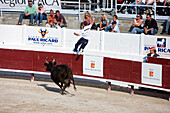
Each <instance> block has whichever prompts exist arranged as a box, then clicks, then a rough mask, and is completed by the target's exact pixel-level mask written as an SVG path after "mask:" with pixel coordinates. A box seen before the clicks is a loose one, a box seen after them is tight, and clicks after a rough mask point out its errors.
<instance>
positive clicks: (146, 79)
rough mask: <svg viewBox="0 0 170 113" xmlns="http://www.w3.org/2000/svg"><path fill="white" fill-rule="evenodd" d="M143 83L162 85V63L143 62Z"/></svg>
mask: <svg viewBox="0 0 170 113" xmlns="http://www.w3.org/2000/svg"><path fill="white" fill-rule="evenodd" d="M141 75H142V79H141V80H142V83H143V84H149V85H155V86H162V65H158V64H150V63H142V74H141Z"/></svg>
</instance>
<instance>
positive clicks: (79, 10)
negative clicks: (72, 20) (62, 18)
mask: <svg viewBox="0 0 170 113" xmlns="http://www.w3.org/2000/svg"><path fill="white" fill-rule="evenodd" d="M78 15H79V21H80V0H79V11H78Z"/></svg>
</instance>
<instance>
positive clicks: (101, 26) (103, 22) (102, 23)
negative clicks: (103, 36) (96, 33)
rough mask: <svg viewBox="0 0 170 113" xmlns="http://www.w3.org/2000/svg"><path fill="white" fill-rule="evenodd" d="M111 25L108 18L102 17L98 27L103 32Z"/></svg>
mask: <svg viewBox="0 0 170 113" xmlns="http://www.w3.org/2000/svg"><path fill="white" fill-rule="evenodd" d="M108 25H109V20H108V19H107V18H106V16H105V15H102V16H101V21H100V24H98V25H97V27H98V28H99V29H100V31H101V30H104V29H105V27H106V26H108Z"/></svg>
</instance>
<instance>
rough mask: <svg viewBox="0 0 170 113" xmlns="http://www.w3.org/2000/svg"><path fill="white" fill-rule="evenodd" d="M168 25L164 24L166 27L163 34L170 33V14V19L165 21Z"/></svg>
mask: <svg viewBox="0 0 170 113" xmlns="http://www.w3.org/2000/svg"><path fill="white" fill-rule="evenodd" d="M165 23H166V25H165V26H164V29H163V30H162V33H161V34H168V31H169V25H170V16H169V18H168V20H166V21H165Z"/></svg>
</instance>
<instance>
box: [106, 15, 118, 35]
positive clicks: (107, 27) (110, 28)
mask: <svg viewBox="0 0 170 113" xmlns="http://www.w3.org/2000/svg"><path fill="white" fill-rule="evenodd" d="M114 21H116V26H119V20H118V17H117V15H114V16H113V20H112V21H111V23H110V25H109V26H106V27H105V31H106V32H108V31H112V30H113V27H112V22H114Z"/></svg>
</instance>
